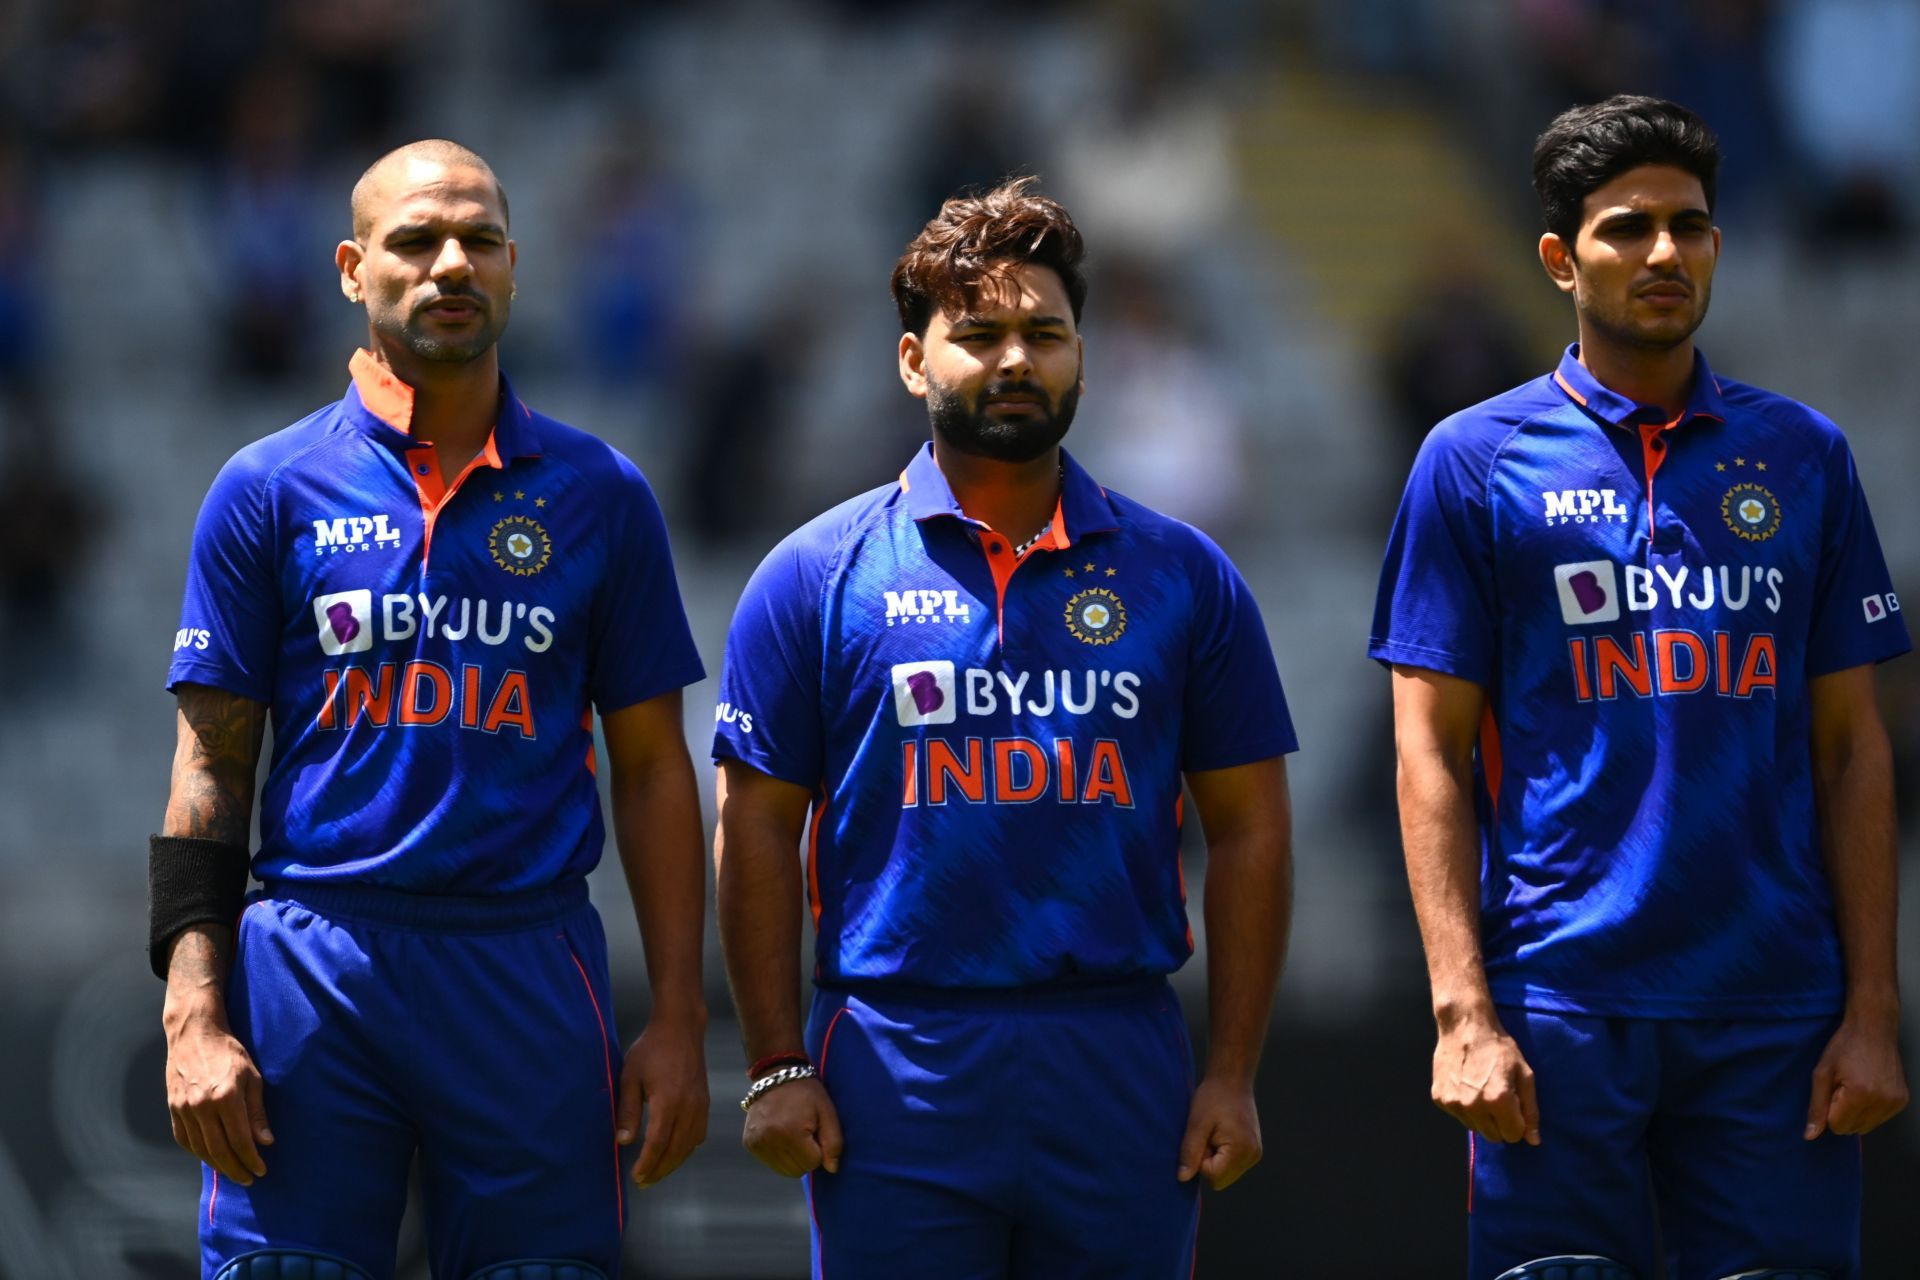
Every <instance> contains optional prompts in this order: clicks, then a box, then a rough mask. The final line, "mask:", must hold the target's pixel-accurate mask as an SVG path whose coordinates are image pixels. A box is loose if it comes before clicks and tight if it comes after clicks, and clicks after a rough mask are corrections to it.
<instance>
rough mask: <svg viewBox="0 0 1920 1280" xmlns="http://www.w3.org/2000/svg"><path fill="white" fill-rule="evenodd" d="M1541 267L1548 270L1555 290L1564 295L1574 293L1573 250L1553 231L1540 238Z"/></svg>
mask: <svg viewBox="0 0 1920 1280" xmlns="http://www.w3.org/2000/svg"><path fill="white" fill-rule="evenodd" d="M1540 265H1541V266H1542V267H1544V268H1546V272H1547V278H1548V279H1549V280H1551V281H1553V283H1554V287H1555V288H1557V289H1559V290H1560V292H1562V293H1572V292H1573V249H1572V247H1571V246H1570V245H1568V244H1567V242H1566V241H1565V240H1562V239H1561V238H1560V237H1559V236H1557V235H1555V234H1554V233H1553V232H1551V231H1549V232H1547V233H1546V234H1545V235H1543V236H1541V237H1540Z"/></svg>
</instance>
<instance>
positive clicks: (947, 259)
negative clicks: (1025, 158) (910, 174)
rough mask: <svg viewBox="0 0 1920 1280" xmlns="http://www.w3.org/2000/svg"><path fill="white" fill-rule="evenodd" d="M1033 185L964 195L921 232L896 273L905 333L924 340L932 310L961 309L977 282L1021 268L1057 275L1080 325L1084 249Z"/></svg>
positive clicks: (1060, 211)
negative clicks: (1050, 272)
mask: <svg viewBox="0 0 1920 1280" xmlns="http://www.w3.org/2000/svg"><path fill="white" fill-rule="evenodd" d="M1038 181H1039V179H1038V178H1035V177H1033V176H1031V175H1028V176H1025V177H1017V178H1010V179H1008V180H1007V181H1005V182H1003V183H1001V184H1000V185H999V186H997V187H995V188H993V190H991V191H987V192H978V191H965V192H962V193H961V194H959V195H956V196H954V197H952V198H951V199H949V200H948V201H947V202H946V203H945V204H943V205H941V206H940V212H939V213H937V214H935V215H934V217H933V220H932V221H931V222H929V223H927V225H926V226H924V227H922V228H921V229H920V234H919V235H917V236H915V237H914V238H913V240H912V242H911V243H909V244H908V245H907V251H906V252H905V253H903V254H901V255H900V261H899V262H897V263H895V264H894V268H893V305H894V306H895V307H896V308H898V309H899V312H900V324H901V326H902V327H903V328H904V329H905V330H906V331H907V332H909V333H917V334H921V335H924V334H925V333H926V331H927V324H928V322H929V321H931V320H932V319H933V313H934V312H935V311H947V312H952V313H958V312H961V311H964V310H965V309H966V308H967V307H968V306H970V305H972V303H973V302H974V300H975V299H976V298H977V297H978V294H979V289H980V284H981V282H982V281H984V280H986V279H988V278H989V277H993V276H999V275H1002V274H1004V273H1005V272H1006V271H1007V270H1008V269H1009V268H1011V267H1019V266H1026V265H1032V266H1036V267H1047V268H1050V269H1051V270H1052V271H1053V273H1054V274H1055V275H1057V276H1059V277H1060V283H1061V284H1062V285H1064V286H1065V287H1066V291H1067V301H1068V302H1069V303H1071V304H1072V306H1073V319H1074V323H1075V324H1078V323H1079V321H1080V307H1081V304H1082V303H1084V302H1085V301H1086V299H1087V278H1086V276H1085V275H1084V274H1082V272H1081V269H1080V260H1081V258H1082V257H1084V256H1085V254H1086V245H1085V243H1084V242H1083V241H1082V240H1081V238H1080V229H1079V228H1078V227H1076V226H1074V225H1073V219H1072V217H1070V216H1069V215H1068V213H1067V211H1066V209H1065V208H1063V207H1062V206H1061V204H1060V202H1059V201H1057V200H1051V199H1049V198H1047V197H1046V196H1043V195H1039V194H1037V193H1035V191H1034V189H1033V188H1034V186H1035V185H1036V184H1037V183H1038Z"/></svg>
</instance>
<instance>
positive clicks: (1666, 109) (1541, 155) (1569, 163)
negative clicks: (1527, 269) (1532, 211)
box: [1533, 93, 1720, 245]
mask: <svg viewBox="0 0 1920 1280" xmlns="http://www.w3.org/2000/svg"><path fill="white" fill-rule="evenodd" d="M1644 164H1665V165H1672V166H1673V167H1674V168H1676V169H1684V170H1685V171H1686V172H1688V173H1690V174H1692V175H1693V176H1694V177H1696V178H1698V179H1700V186H1701V188H1702V189H1703V190H1704V191H1705V192H1706V194H1707V212H1708V213H1712V212H1713V198H1714V187H1715V184H1716V181H1717V179H1718V177H1719V174H1720V140H1719V139H1718V138H1716V137H1714V136H1713V130H1712V129H1709V128H1708V127H1707V123H1706V121H1704V120H1702V119H1701V118H1700V117H1699V116H1697V115H1695V114H1694V113H1693V112H1691V111H1689V110H1687V109H1686V108H1685V107H1683V106H1681V105H1680V104H1679V103H1677V102H1667V101H1665V100H1664V99H1661V98H1647V97H1640V96H1638V95H1635V94H1630V93H1622V94H1616V95H1614V96H1613V97H1611V98H1608V99H1607V100H1606V101H1605V102H1595V103H1591V104H1589V105H1587V106H1583V107H1569V108H1568V109H1567V110H1565V111H1562V112H1561V113H1560V114H1559V115H1557V116H1555V117H1554V120H1553V123H1552V124H1550V125H1548V126H1547V130H1546V132H1545V133H1543V134H1541V135H1540V137H1539V138H1538V139H1537V140H1536V141H1535V142H1534V144H1533V189H1534V191H1535V193H1536V194H1538V195H1539V197H1540V212H1541V213H1542V214H1543V215H1545V217H1546V221H1547V230H1549V231H1551V232H1553V234H1555V235H1557V236H1559V237H1560V238H1561V239H1562V240H1565V241H1566V242H1567V243H1568V244H1569V245H1571V244H1572V243H1573V239H1574V237H1575V236H1576V235H1578V234H1579V233H1580V221H1581V218H1582V217H1583V216H1584V211H1585V208H1586V202H1587V197H1588V196H1589V195H1591V194H1593V192H1595V191H1597V190H1598V189H1599V188H1601V187H1603V186H1605V185H1606V184H1607V183H1609V182H1611V181H1613V179H1615V178H1617V177H1619V176H1620V175H1621V174H1623V173H1625V172H1627V171H1628V170H1629V169H1637V168H1639V167H1640V166H1641V165H1644Z"/></svg>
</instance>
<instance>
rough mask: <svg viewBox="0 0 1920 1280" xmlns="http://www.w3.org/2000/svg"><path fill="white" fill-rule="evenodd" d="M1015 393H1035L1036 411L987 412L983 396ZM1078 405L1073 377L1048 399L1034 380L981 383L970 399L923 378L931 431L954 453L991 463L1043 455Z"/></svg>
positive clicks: (1069, 423) (1076, 381)
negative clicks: (1057, 395)
mask: <svg viewBox="0 0 1920 1280" xmlns="http://www.w3.org/2000/svg"><path fill="white" fill-rule="evenodd" d="M1016 393H1017V394H1021V395H1031V396H1033V397H1035V398H1036V399H1037V400H1038V401H1039V406H1038V408H1039V412H1037V413H1032V414H1013V415H1009V416H1006V417H998V418H996V417H992V416H989V414H988V411H987V400H988V398H989V397H991V396H996V395H1008V394H1016ZM1079 407H1080V380H1079V379H1078V378H1075V379H1074V382H1073V385H1072V386H1071V387H1069V388H1067V390H1066V391H1064V392H1062V393H1061V395H1060V399H1059V400H1058V402H1052V401H1049V400H1048V399H1047V396H1046V392H1045V391H1043V390H1041V388H1040V386H1039V384H1038V383H1034V382H997V383H992V384H989V385H988V386H986V387H984V388H982V389H981V391H980V398H979V400H978V401H977V402H973V403H969V402H968V400H967V397H966V396H965V395H964V394H962V393H961V392H959V391H956V390H954V389H953V388H951V387H947V386H942V385H941V384H940V383H938V382H936V381H934V380H933V379H932V378H928V379H927V416H928V417H929V418H931V419H932V420H933V430H934V434H936V435H938V436H939V437H940V439H941V440H943V441H945V442H946V445H947V447H948V448H950V449H953V450H955V451H956V452H959V453H965V454H970V455H972V456H973V457H976V458H991V459H993V460H994V461H995V462H1032V461H1033V460H1034V459H1035V458H1038V457H1041V456H1043V455H1044V454H1045V453H1046V452H1047V451H1048V450H1049V449H1051V448H1053V447H1054V446H1055V445H1057V444H1059V443H1060V441H1061V440H1062V439H1063V438H1065V436H1066V434H1067V428H1068V427H1071V426H1072V425H1073V415H1074V411H1075V410H1077V409H1078V408H1079Z"/></svg>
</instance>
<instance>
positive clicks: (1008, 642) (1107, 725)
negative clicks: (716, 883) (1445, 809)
mask: <svg viewBox="0 0 1920 1280" xmlns="http://www.w3.org/2000/svg"><path fill="white" fill-rule="evenodd" d="M1062 456H1063V471H1064V474H1063V480H1062V492H1061V496H1060V501H1059V504H1058V507H1057V509H1056V511H1055V515H1054V519H1053V522H1052V525H1051V526H1050V527H1049V528H1048V529H1047V530H1046V532H1045V534H1044V535H1043V536H1042V537H1041V538H1040V540H1039V541H1038V543H1036V544H1035V546H1034V547H1033V548H1032V549H1030V550H1028V551H1027V552H1026V553H1025V554H1024V555H1021V556H1019V557H1018V558H1016V557H1015V555H1014V547H1013V546H1012V544H1010V543H1009V542H1008V541H1007V539H1006V538H1004V537H1002V536H1001V535H999V534H997V533H995V532H993V531H992V530H990V529H987V528H986V527H985V526H983V525H980V524H978V523H977V522H975V521H972V520H969V519H968V518H967V517H966V516H965V515H963V514H962V512H961V511H960V508H959V505H958V503H957V502H956V501H955V500H954V496H953V491H952V489H951V488H949V486H948V485H947V482H946V478H945V477H944V476H943V475H942V474H941V473H940V469H939V467H938V466H937V465H936V464H935V462H934V459H933V452H932V449H931V447H930V446H929V447H927V448H923V449H922V450H921V452H920V453H919V454H918V455H917V456H916V457H915V458H914V460H913V462H912V463H911V464H910V465H909V466H908V467H907V469H906V470H905V471H904V472H902V473H901V476H900V480H899V482H898V483H897V484H891V485H886V486H883V487H882V488H879V489H875V490H873V491H872V492H870V493H866V494H863V495H861V496H860V497H857V498H854V499H853V500H851V501H849V502H846V503H843V504H841V505H840V506H838V507H836V508H834V509H833V510H831V511H828V512H827V513H826V514H824V515H822V516H820V517H819V518H817V519H815V520H814V521H812V522H811V523H809V524H807V525H805V526H803V527H802V528H801V529H800V530H798V531H797V532H796V533H794V534H792V535H791V536H790V537H788V538H787V539H786V540H785V541H784V542H782V543H781V544H780V545H779V546H778V547H776V548H774V550H773V552H772V553H771V554H770V555H769V556H768V557H767V558H766V560H765V561H764V562H763V563H762V564H761V566H760V568H759V570H758V571H757V572H756V573H755V574H754V576H753V579H752V581H751V582H750V583H748V585H747V589H746V592H745V594H744V595H743V596H742V598H741V601H740V606H739V609H738V611H737V612H736V613H735V615H734V620H733V627H732V630H731V632H730V633H729V635H728V638H727V653H726V661H725V663H724V666H723V669H722V673H721V679H720V695H719V696H720V698H721V703H720V706H719V708H718V710H717V718H716V726H717V727H716V730H715V735H714V745H713V754H714V757H715V758H716V759H717V760H725V759H736V760H740V761H743V762H745V763H747V764H749V765H752V766H753V767H755V768H756V769H759V770H761V771H763V772H765V773H767V774H770V775H772V776H774V777H777V778H783V779H785V780H787V781H789V782H793V783H796V784H798V785H801V786H804V787H807V788H809V789H810V790H811V791H812V792H813V793H814V808H813V824H812V835H811V838H810V849H809V853H808V870H807V880H808V886H809V892H810V897H811V901H812V908H813V912H814V918H815V921H816V923H817V926H818V955H819V966H818V972H817V976H818V978H819V979H820V980H821V981H822V982H825V983H830V984H832V983H849V982H869V981H892V982H904V983H914V984H920V985H926V986H938V987H971V988H1004V987H1015V986H1027V985H1034V984H1042V983H1049V982H1060V981H1075V980H1084V979H1090V978H1106V977H1118V976H1122V975H1134V974H1157V973H1168V972H1171V971H1172V970H1174V969H1177V968H1178V967H1179V966H1180V965H1181V964H1182V963H1183V962H1184V961H1185V960H1186V958H1187V957H1188V955H1190V954H1191V953H1192V950H1193V940H1192V935H1191V934H1190V932H1189V931H1188V928H1187V921H1186V909H1185V901H1186V894H1185V888H1184V885H1183V884H1182V882H1181V873H1180V854H1179V845H1180V823H1181V798H1180V781H1181V773H1182V771H1183V770H1208V769H1224V768H1228V767H1230V766H1233V765H1240V764H1247V763H1251V762H1253V761H1257V760H1264V759H1268V758H1270V757H1273V756H1277V755H1281V754H1283V753H1285V752H1288V751H1292V750H1293V749H1294V747H1295V742H1294V734H1293V726H1292V722H1291V720H1290V719H1289V717H1288V714H1287V704H1286V699H1285V696H1284V694H1283V693H1282V691H1281V688H1280V678H1279V675H1278V673H1277V672H1276V671H1275V669H1274V663H1273V654H1272V650H1271V649H1270V647H1269V645H1268V643H1267V636H1266V631H1265V629H1264V627H1263V625H1262V623H1261V620H1260V612H1259V609H1258V608H1257V607H1256V606H1255V604H1254V602H1253V598H1252V596H1251V594H1249V592H1248V591H1247V587H1246V584H1245V582H1243V581H1242V580H1241V577H1240V575H1239V573H1238V572H1237V571H1236V570H1235V569H1234V567H1233V565H1232V564H1231V563H1230V562H1229V561H1228V560H1227V558H1226V556H1225V555H1224V554H1223V553H1222V552H1221V551H1220V549H1219V548H1218V547H1216V546H1215V545H1214V544H1213V543H1212V542H1211V541H1209V540H1208V539H1207V538H1206V537H1205V535H1203V534H1201V533H1199V532H1198V531H1197V530H1195V529H1193V528H1191V527H1189V526H1187V525H1184V524H1182V523H1180V522H1179V521H1177V520H1172V519H1169V518H1167V517H1165V516H1162V515H1159V514H1157V513H1155V512H1153V511H1150V510H1148V509H1147V508H1145V507H1143V506H1141V505H1140V504H1138V503H1136V502H1132V501H1129V500H1128V499H1126V498H1123V497H1121V496H1119V495H1118V494H1113V493H1108V492H1107V491H1105V490H1103V489H1102V488H1101V487H1100V486H1099V485H1097V484H1095V483H1094V481H1093V480H1092V479H1091V478H1090V477H1089V476H1088V475H1087V474H1086V472H1085V471H1083V470H1082V469H1081V468H1080V467H1079V466H1078V465H1077V464H1076V463H1075V462H1074V461H1073V460H1072V459H1071V458H1066V457H1065V455H1064V454H1063V455H1062Z"/></svg>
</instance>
